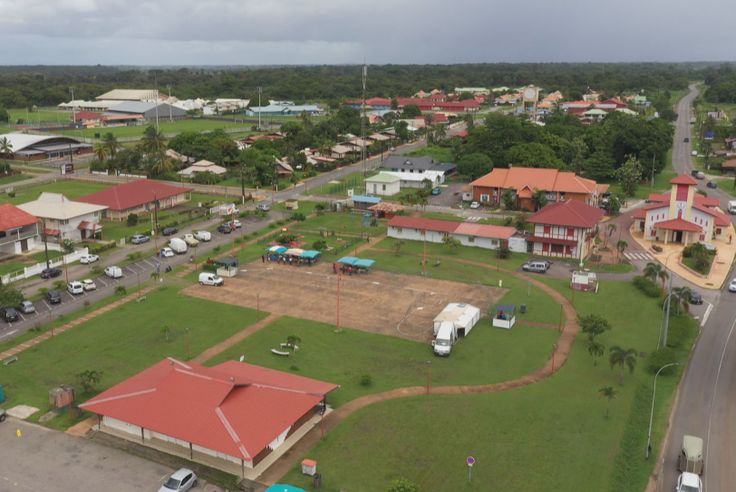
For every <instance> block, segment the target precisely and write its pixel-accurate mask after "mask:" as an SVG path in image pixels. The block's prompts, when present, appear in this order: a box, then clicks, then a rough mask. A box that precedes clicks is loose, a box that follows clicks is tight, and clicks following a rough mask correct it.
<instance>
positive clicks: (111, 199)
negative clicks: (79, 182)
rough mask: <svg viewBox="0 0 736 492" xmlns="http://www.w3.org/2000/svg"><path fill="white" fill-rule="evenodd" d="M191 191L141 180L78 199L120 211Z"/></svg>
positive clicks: (158, 182)
mask: <svg viewBox="0 0 736 492" xmlns="http://www.w3.org/2000/svg"><path fill="white" fill-rule="evenodd" d="M190 191H192V188H185V187H182V186H172V185H170V184H166V183H162V182H160V181H154V180H150V179H139V180H137V181H131V182H130V183H124V184H119V185H116V186H112V187H110V188H107V189H106V190H102V191H98V192H97V193H92V194H91V195H87V196H84V197H82V198H79V199H77V201H80V202H85V203H94V204H97V205H105V206H107V207H109V208H110V209H111V210H118V211H120V210H128V209H130V208H135V207H139V206H141V205H144V204H146V203H152V202H154V201H155V200H163V199H166V198H169V197H172V196H176V195H181V194H182V193H189V192H190Z"/></svg>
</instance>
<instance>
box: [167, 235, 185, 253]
mask: <svg viewBox="0 0 736 492" xmlns="http://www.w3.org/2000/svg"><path fill="white" fill-rule="evenodd" d="M169 248H171V250H172V251H173V252H174V253H176V254H178V255H182V254H184V253H186V252H187V243H185V242H184V240H183V239H179V238H178V237H174V238H171V241H169Z"/></svg>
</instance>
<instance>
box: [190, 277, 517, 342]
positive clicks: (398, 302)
mask: <svg viewBox="0 0 736 492" xmlns="http://www.w3.org/2000/svg"><path fill="white" fill-rule="evenodd" d="M339 284H340V285H339V304H340V309H339V323H338V309H337V304H338V280H337V276H336V275H335V274H334V273H332V266H331V265H330V264H318V265H315V266H311V267H307V266H301V267H296V266H287V265H280V264H273V263H266V264H263V263H261V262H254V263H250V264H248V265H245V266H244V267H243V268H242V269H241V272H240V273H239V275H238V276H237V277H234V278H228V279H225V285H224V286H222V287H211V286H200V285H193V286H191V287H188V288H186V289H185V290H184V293H185V294H187V295H190V296H195V297H201V298H204V299H210V300H213V301H217V302H223V303H229V304H236V305H239V306H246V307H250V308H258V309H261V310H264V311H268V312H271V313H275V314H279V315H286V316H293V317H297V318H305V319H311V320H315V321H322V322H325V323H331V324H335V325H338V324H339V326H341V327H349V328H356V329H359V330H364V331H368V332H372V333H381V334H384V335H394V336H399V337H403V338H407V339H411V340H419V341H428V340H431V338H432V329H431V328H432V320H433V319H434V317H435V316H436V315H437V314H438V313H439V312H440V311H441V310H442V309H443V308H444V307H445V305H446V304H447V303H448V302H465V303H469V304H473V305H474V306H477V307H479V308H480V309H481V311H482V312H483V313H485V312H486V311H487V310H488V306H489V305H491V304H493V303H495V302H496V301H497V300H498V299H500V298H501V296H502V295H503V294H504V293H505V289H498V288H494V287H486V286H482V285H469V284H464V283H460V282H450V281H446V280H437V279H430V278H421V277H416V276H411V275H400V274H394V273H386V272H381V271H373V272H370V273H367V274H360V275H357V274H354V275H352V276H348V275H342V276H341V280H340V282H339Z"/></svg>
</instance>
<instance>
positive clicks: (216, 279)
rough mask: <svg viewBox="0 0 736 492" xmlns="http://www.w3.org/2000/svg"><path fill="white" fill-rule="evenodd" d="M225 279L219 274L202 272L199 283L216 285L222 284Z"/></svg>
mask: <svg viewBox="0 0 736 492" xmlns="http://www.w3.org/2000/svg"><path fill="white" fill-rule="evenodd" d="M224 283H225V281H224V280H223V279H222V277H220V276H219V275H217V274H214V273H210V272H202V273H200V274H199V285H216V286H218V287H219V286H221V285H223V284H224Z"/></svg>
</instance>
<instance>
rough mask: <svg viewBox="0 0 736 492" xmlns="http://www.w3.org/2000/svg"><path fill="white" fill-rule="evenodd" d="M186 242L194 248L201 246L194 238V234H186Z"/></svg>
mask: <svg viewBox="0 0 736 492" xmlns="http://www.w3.org/2000/svg"><path fill="white" fill-rule="evenodd" d="M184 242H185V243H187V244H188V245H189V246H192V247H194V246H197V245H198V244H199V241H198V240H197V238H195V237H194V234H184Z"/></svg>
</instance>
